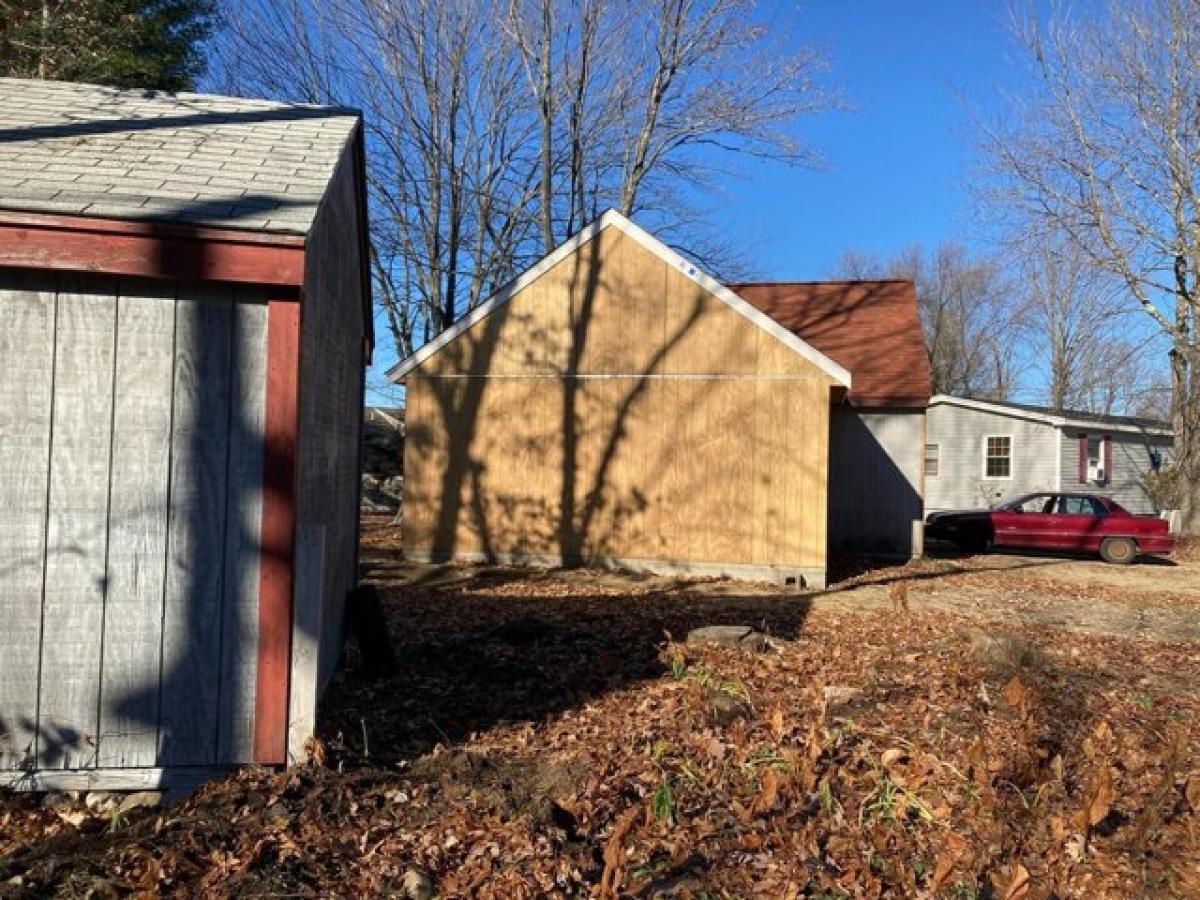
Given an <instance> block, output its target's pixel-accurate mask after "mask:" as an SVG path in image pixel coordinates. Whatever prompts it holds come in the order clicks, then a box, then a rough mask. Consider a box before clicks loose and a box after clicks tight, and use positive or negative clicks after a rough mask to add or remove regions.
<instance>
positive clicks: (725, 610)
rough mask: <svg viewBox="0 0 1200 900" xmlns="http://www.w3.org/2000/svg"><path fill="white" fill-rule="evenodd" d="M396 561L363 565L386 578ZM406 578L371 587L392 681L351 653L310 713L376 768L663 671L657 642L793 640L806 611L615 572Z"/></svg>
mask: <svg viewBox="0 0 1200 900" xmlns="http://www.w3.org/2000/svg"><path fill="white" fill-rule="evenodd" d="M393 560H395V557H388V556H380V555H368V556H366V557H364V563H365V564H366V565H367V566H368V567H369V568H370V571H371V573H372V574H373V575H374V576H376V577H381V578H382V580H384V581H390V580H391V578H392V575H391V571H392V567H393V565H394V562H393ZM400 565H401V566H402V565H403V564H400ZM407 575H409V576H411V577H412V580H411V581H408V582H407V583H405V584H404V585H403V586H392V587H387V586H381V593H382V596H383V600H384V604H385V610H386V614H387V617H388V621H389V626H390V629H391V633H392V639H393V641H394V643H395V647H396V655H397V658H398V662H399V665H398V669H397V672H396V674H395V676H394V677H392V678H389V679H386V680H383V681H377V682H373V683H372V682H368V681H367V680H366V679H365V678H364V677H363V676H362V675H361V674H360V660H359V659H358V656H357V651H356V648H354V647H353V646H352V647H351V648H350V650H349V652H348V658H347V667H346V670H345V671H344V672H343V673H342V674H341V675H339V676H338V678H337V679H335V681H334V683H333V685H332V686H331V687H330V690H329V692H328V693H327V694H326V696H325V698H324V700H323V702H322V706H321V715H320V722H319V725H318V730H319V733H320V735H321V737H322V738H323V739H324V740H325V741H327V742H329V743H330V744H331V745H332V746H333V747H334V748H335V750H341V751H344V752H345V753H346V755H347V756H348V757H350V758H355V759H359V760H361V758H362V757H363V756H364V755H366V753H367V752H369V757H370V762H371V763H375V764H379V763H387V762H393V761H396V760H400V759H411V758H414V757H416V756H420V755H421V754H423V753H425V752H427V751H429V750H430V749H431V748H432V747H433V746H434V745H436V744H439V743H442V744H453V743H457V742H459V741H462V740H464V739H467V738H468V737H469V736H470V735H471V734H472V733H475V732H479V731H483V730H485V729H487V728H490V727H494V726H497V725H503V724H506V723H513V722H533V723H536V722H539V721H541V720H543V719H545V718H546V717H549V716H552V715H555V714H557V713H561V712H563V711H565V710H568V709H571V708H578V707H580V706H582V705H584V704H586V703H587V702H588V701H589V700H591V699H594V698H598V697H600V696H603V695H606V694H609V693H611V692H614V691H620V690H622V689H623V688H626V687H629V686H632V685H635V684H636V683H638V682H642V681H645V680H647V679H654V678H659V677H663V676H666V675H668V674H669V672H670V665H669V661H668V660H667V659H666V657H665V655H664V653H663V649H664V647H665V645H666V644H667V643H668V641H669V640H671V639H674V640H679V641H682V640H684V639H685V638H686V636H687V633H688V632H689V631H690V630H692V629H694V628H698V627H701V626H704V625H722V624H727V625H732V624H744V625H748V626H752V627H754V628H756V629H758V630H760V631H764V632H766V633H767V634H771V635H775V636H778V637H782V638H786V639H793V638H796V637H797V636H799V635H800V634H802V632H803V627H804V620H805V618H806V617H807V615H808V612H809V609H810V607H811V604H812V597H811V596H810V595H795V594H792V595H786V594H772V593H764V594H761V595H754V594H753V593H746V592H738V591H739V588H738V586H737V585H736V584H734V583H728V584H726V583H716V584H709V585H704V584H700V585H698V586H696V587H695V588H693V589H689V588H688V587H687V586H686V584H684V583H680V585H679V586H677V587H672V586H671V585H670V584H669V583H666V582H664V580H663V579H657V580H655V581H654V583H653V584H646V585H645V586H644V587H642V586H639V585H641V584H643V583H645V582H648V581H650V580H651V576H637V575H633V576H630V575H628V574H625V573H622V574H621V575H620V576H619V582H618V581H616V580H614V581H613V582H612V584H611V585H609V584H606V582H605V576H604V575H603V574H597V575H596V576H595V578H593V577H592V575H590V574H589V575H587V576H583V578H581V579H580V580H578V581H575V580H574V579H572V581H571V582H570V583H571V584H572V585H573V586H572V587H570V588H565V587H564V586H563V585H564V582H563V580H562V573H561V572H555V571H549V572H544V571H541V572H540V571H537V570H520V569H515V568H512V569H510V568H488V567H463V566H439V567H429V568H426V569H422V570H418V571H416V572H413V570H412V569H411V568H409V570H408V573H407ZM392 584H393V585H395V582H392ZM726 588H728V592H727V591H726ZM710 591H711V592H710ZM364 733H365V742H364Z"/></svg>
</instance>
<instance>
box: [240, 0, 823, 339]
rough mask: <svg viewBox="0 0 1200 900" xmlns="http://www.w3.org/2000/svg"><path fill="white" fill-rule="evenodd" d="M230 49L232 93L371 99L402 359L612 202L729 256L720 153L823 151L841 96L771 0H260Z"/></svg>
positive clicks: (388, 317) (351, 101)
mask: <svg viewBox="0 0 1200 900" xmlns="http://www.w3.org/2000/svg"><path fill="white" fill-rule="evenodd" d="M217 62H218V68H219V77H220V78H222V79H223V80H224V84H223V86H224V87H225V88H226V89H231V90H233V91H234V92H251V93H254V94H259V95H266V96H279V97H286V98H290V99H303V100H309V101H313V102H323V103H338V104H344V105H348V106H353V107H358V108H360V109H362V110H363V111H364V113H365V118H366V122H367V126H368V129H369V131H368V164H369V170H370V171H369V180H370V186H371V201H372V202H371V225H372V247H373V259H372V267H373V273H374V278H375V287H376V293H377V296H378V297H379V301H380V307H381V310H380V312H381V315H382V317H383V319H384V322H385V324H386V326H387V328H388V330H389V332H390V334H391V336H392V338H393V341H394V343H395V348H396V351H397V353H398V354H399V355H400V356H402V357H403V356H406V355H408V354H409V353H410V352H411V351H412V350H413V349H414V348H415V347H416V346H419V345H420V344H421V343H422V342H423V341H424V340H425V339H426V338H427V337H428V336H430V335H431V334H433V333H436V332H437V331H440V330H441V329H443V328H446V327H447V326H449V325H450V324H451V323H453V322H454V321H455V320H456V319H457V318H458V317H459V316H461V315H462V314H463V313H464V312H466V311H467V310H469V309H470V308H471V307H473V306H474V305H476V304H477V303H479V302H480V301H481V300H482V299H484V298H485V297H486V296H487V295H489V294H490V293H491V292H492V291H493V290H494V289H495V288H496V287H498V286H499V285H501V284H503V283H504V282H505V281H506V280H508V279H509V278H511V277H512V275H513V274H515V273H516V272H517V271H519V270H520V269H522V268H523V267H524V266H525V265H527V264H528V263H530V262H531V261H532V260H533V259H535V258H536V257H538V256H540V255H542V254H543V253H545V252H546V251H547V250H548V249H550V248H552V247H553V246H554V245H556V244H557V243H559V242H560V241H562V240H563V239H565V238H566V237H568V236H570V235H571V234H573V233H574V232H575V231H577V230H578V229H579V228H580V227H582V226H583V225H584V224H585V223H586V222H587V221H589V220H590V219H593V218H594V217H595V216H597V215H598V214H599V213H600V212H602V211H603V210H604V209H606V208H608V207H615V208H618V209H620V210H621V211H623V212H625V213H626V214H633V213H638V214H640V215H642V216H643V217H646V218H649V220H650V221H651V224H653V225H654V226H656V227H657V228H658V229H659V230H660V232H665V234H666V236H667V237H668V238H669V239H670V240H671V241H672V242H673V243H675V244H676V245H677V246H679V247H680V249H682V250H684V251H685V252H691V253H693V254H694V255H697V256H698V257H699V258H700V261H701V262H702V263H709V264H711V263H712V262H714V261H720V260H724V259H728V258H729V257H728V255H727V251H728V244H729V242H728V241H727V240H726V241H723V242H721V241H716V240H713V239H712V238H713V237H715V236H714V235H713V234H712V232H711V231H709V230H708V229H707V228H706V227H705V223H704V221H703V219H702V217H699V216H697V215H693V212H694V211H695V209H696V204H695V200H696V198H697V197H702V196H703V195H704V194H705V193H706V192H708V191H711V190H712V188H713V186H714V185H713V181H712V175H713V173H714V171H715V170H714V168H713V166H714V164H715V162H716V161H718V160H720V158H721V157H722V156H723V155H724V156H726V157H732V156H736V155H739V154H753V155H756V156H761V157H768V158H771V159H777V160H782V161H785V162H789V163H804V162H808V161H810V160H811V159H812V154H811V153H810V152H809V151H808V150H807V148H806V147H805V146H804V144H803V143H802V142H801V141H799V140H798V139H797V137H796V135H795V125H796V122H797V121H798V120H799V119H801V118H802V117H803V116H805V115H807V114H810V113H813V112H816V111H817V110H820V109H823V108H825V107H826V106H828V105H829V102H830V100H829V97H828V96H827V94H826V93H825V92H823V91H821V90H819V89H818V82H817V79H818V77H819V76H820V75H821V73H822V71H823V60H822V58H821V56H820V55H819V54H818V53H817V52H816V51H815V50H813V49H812V48H810V47H807V46H804V45H802V44H798V43H797V42H795V41H794V40H792V39H791V38H790V37H789V36H787V35H780V34H779V33H777V32H775V31H771V30H769V29H767V28H765V27H763V26H762V25H761V24H759V23H758V16H757V0H620V2H618V0H404V2H400V3H397V2H394V0H326V2H318V0H244V2H241V3H238V4H231V7H230V10H229V12H228V16H227V29H226V33H225V35H224V38H223V40H222V42H221V44H220V47H219V53H218V59H217ZM722 245H723V246H722ZM713 247H718V248H719V250H718V252H716V253H713V252H712V248H713Z"/></svg>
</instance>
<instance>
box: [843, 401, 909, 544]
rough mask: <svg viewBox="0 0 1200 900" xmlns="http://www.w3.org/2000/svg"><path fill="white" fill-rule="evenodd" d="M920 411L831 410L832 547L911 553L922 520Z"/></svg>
mask: <svg viewBox="0 0 1200 900" xmlns="http://www.w3.org/2000/svg"><path fill="white" fill-rule="evenodd" d="M923 418H924V412H923V411H922V410H911V409H884V410H857V409H855V408H854V407H852V406H846V405H838V406H834V407H833V411H832V414H831V416H830V439H829V548H830V549H831V550H836V551H842V552H859V553H885V554H889V555H896V556H907V555H908V554H910V553H911V552H912V549H913V547H912V527H913V521H914V520H919V519H921V517H922V514H923V513H922V510H923V505H922V500H921V466H922V459H921V448H922V441H921V424H922V419H923Z"/></svg>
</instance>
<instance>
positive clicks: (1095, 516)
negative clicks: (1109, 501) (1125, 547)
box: [1052, 494, 1108, 551]
mask: <svg viewBox="0 0 1200 900" xmlns="http://www.w3.org/2000/svg"><path fill="white" fill-rule="evenodd" d="M1107 514H1108V510H1106V509H1105V508H1104V504H1102V503H1100V502H1099V501H1097V500H1096V498H1095V497H1089V496H1087V495H1086V494H1063V495H1062V496H1060V497H1059V498H1058V503H1057V505H1056V508H1055V514H1054V516H1053V517H1052V518H1053V519H1054V541H1055V546H1057V547H1058V548H1059V549H1061V550H1074V551H1084V550H1087V551H1095V550H1098V549H1100V541H1101V540H1102V539H1103V537H1104V519H1105V516H1106V515H1107Z"/></svg>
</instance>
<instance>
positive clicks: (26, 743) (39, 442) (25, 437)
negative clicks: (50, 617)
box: [0, 274, 57, 769]
mask: <svg viewBox="0 0 1200 900" xmlns="http://www.w3.org/2000/svg"><path fill="white" fill-rule="evenodd" d="M56 308H57V303H56V301H55V286H54V279H53V278H51V277H48V276H41V275H38V276H35V275H32V274H30V275H23V274H22V275H10V276H9V277H7V278H3V279H0V316H2V317H3V318H0V323H2V327H0V485H2V488H0V621H3V623H4V627H3V629H0V650H2V655H0V661H2V664H0V768H2V769H18V768H23V767H25V766H26V765H32V764H33V762H34V759H35V758H36V754H37V746H36V744H37V700H38V661H39V656H40V650H41V636H42V575H43V571H44V568H43V560H44V559H45V554H44V552H43V551H44V548H45V541H46V495H47V490H46V484H47V481H48V477H49V465H48V463H49V458H50V413H51V402H50V401H51V397H52V385H53V384H54V318H55V314H56Z"/></svg>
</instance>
